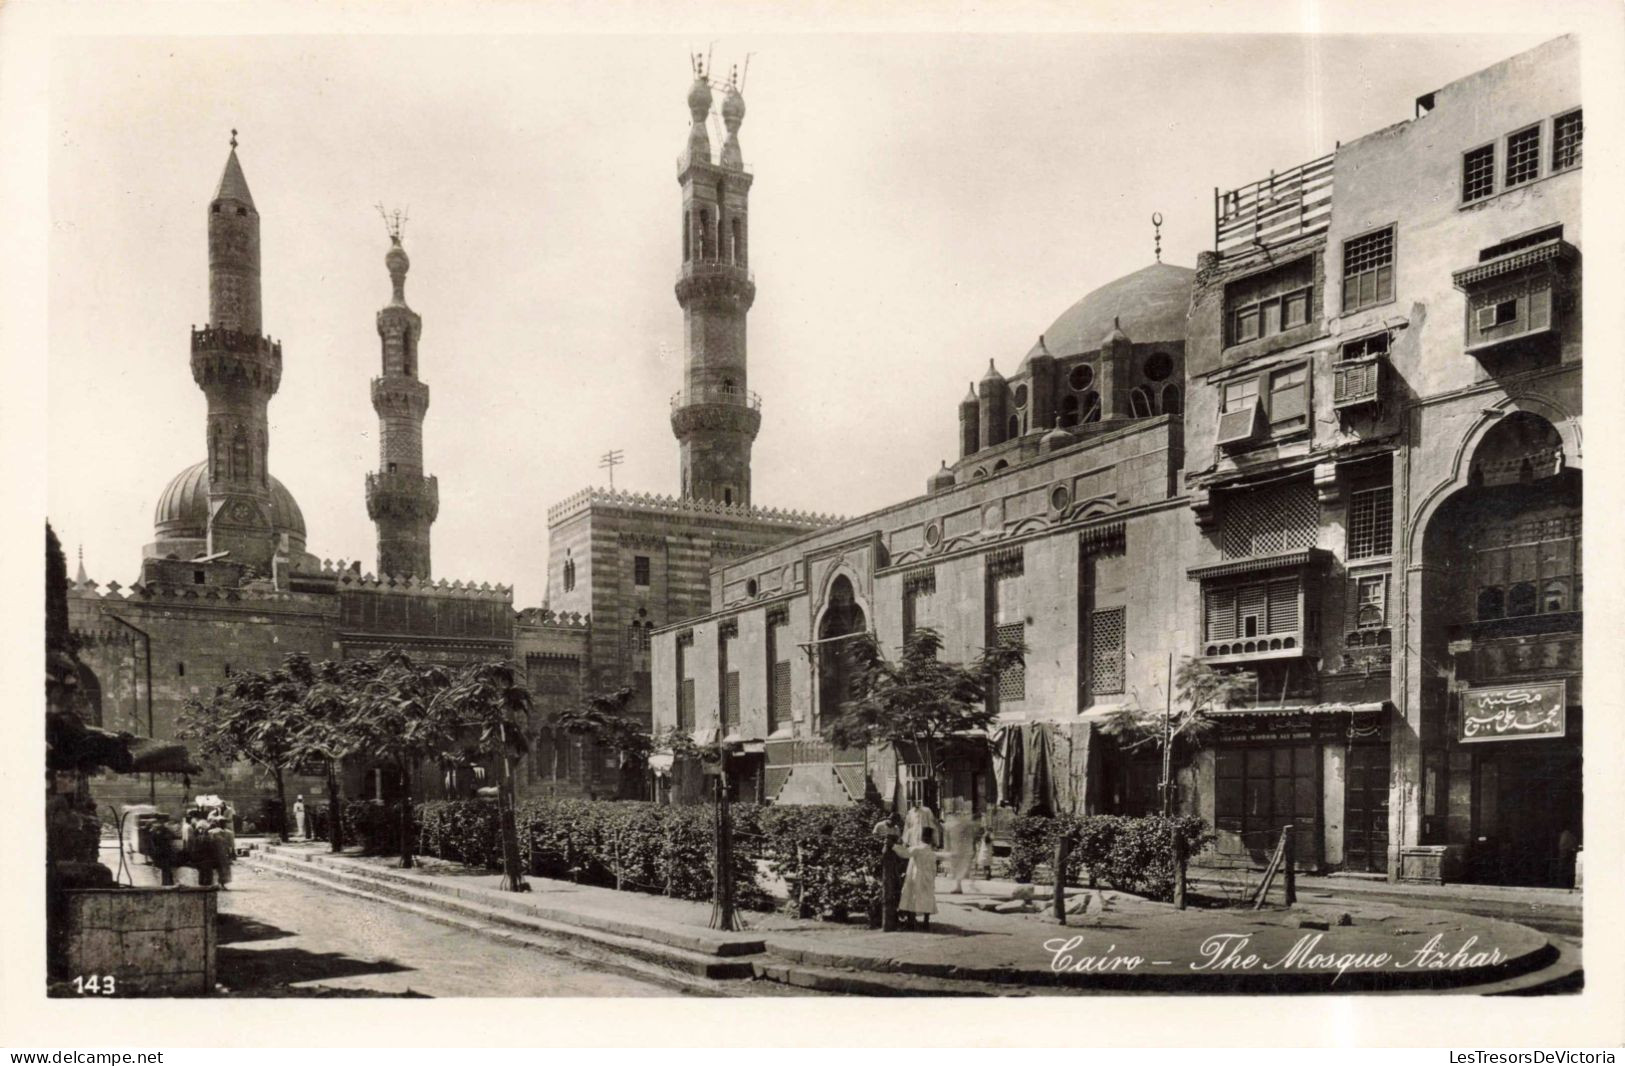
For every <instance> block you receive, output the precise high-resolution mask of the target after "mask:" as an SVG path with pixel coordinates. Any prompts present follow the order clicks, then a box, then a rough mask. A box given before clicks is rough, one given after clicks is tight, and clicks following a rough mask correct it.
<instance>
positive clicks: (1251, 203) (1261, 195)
mask: <svg viewBox="0 0 1625 1066" xmlns="http://www.w3.org/2000/svg"><path fill="white" fill-rule="evenodd" d="M1335 158H1336V153H1333V154H1331V155H1324V156H1321V157H1320V158H1319V159H1314V160H1311V161H1309V162H1307V163H1304V164H1303V165H1302V166H1297V167H1293V168H1292V169H1291V170H1287V171H1283V172H1282V173H1280V174H1277V173H1275V172H1274V171H1271V172H1270V176H1269V177H1267V178H1264V179H1262V180H1260V181H1255V182H1253V183H1252V184H1250V185H1243V186H1240V187H1239V188H1235V189H1231V190H1230V191H1229V192H1222V191H1220V190H1219V189H1214V190H1213V250H1214V251H1215V252H1217V253H1218V255H1219V257H1220V258H1221V259H1222V258H1224V257H1225V256H1227V255H1238V254H1240V253H1242V252H1246V251H1249V250H1251V249H1254V248H1267V247H1269V246H1270V245H1274V244H1280V243H1282V242H1283V241H1291V240H1297V239H1298V238H1300V237H1308V236H1312V235H1314V234H1316V233H1323V232H1325V230H1326V228H1327V226H1328V225H1330V223H1331V217H1332V162H1333V160H1334V159H1335Z"/></svg>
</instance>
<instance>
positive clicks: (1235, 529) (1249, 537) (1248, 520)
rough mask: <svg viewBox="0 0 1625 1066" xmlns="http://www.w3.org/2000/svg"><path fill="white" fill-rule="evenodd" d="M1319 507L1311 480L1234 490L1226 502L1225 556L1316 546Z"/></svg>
mask: <svg viewBox="0 0 1625 1066" xmlns="http://www.w3.org/2000/svg"><path fill="white" fill-rule="evenodd" d="M1318 517H1319V508H1318V506H1317V505H1316V503H1315V491H1314V488H1313V486H1311V485H1310V484H1309V482H1307V481H1288V482H1282V483H1280V484H1276V485H1268V486H1265V487H1263V488H1257V489H1249V490H1246V491H1240V492H1234V493H1231V494H1230V495H1229V496H1227V497H1226V498H1225V502H1224V533H1223V537H1222V540H1223V546H1224V555H1225V558H1227V559H1247V558H1251V557H1253V556H1256V555H1276V554H1279V553H1281V552H1289V551H1300V550H1302V549H1305V548H1312V547H1314V545H1315V526H1316V523H1317V521H1318Z"/></svg>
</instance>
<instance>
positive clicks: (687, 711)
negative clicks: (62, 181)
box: [653, 38, 1584, 884]
mask: <svg viewBox="0 0 1625 1066" xmlns="http://www.w3.org/2000/svg"><path fill="white" fill-rule="evenodd" d="M1583 128H1584V127H1583V122H1582V114H1581V110H1580V99H1579V75H1578V59H1577V45H1576V42H1575V41H1574V40H1573V39H1572V38H1561V39H1558V40H1555V41H1552V42H1549V43H1547V44H1545V45H1542V46H1541V47H1539V48H1536V49H1534V50H1532V51H1530V52H1527V53H1524V54H1522V55H1519V56H1515V57H1513V58H1511V59H1509V60H1506V61H1504V62H1502V63H1499V64H1496V65H1495V66H1493V67H1490V68H1488V69H1486V70H1483V71H1480V72H1479V73H1477V74H1474V75H1471V76H1469V77H1466V78H1463V79H1461V80H1459V81H1456V82H1453V83H1452V84H1450V85H1448V86H1446V87H1444V88H1442V89H1439V90H1438V91H1436V92H1432V93H1429V94H1427V95H1426V96H1423V97H1422V98H1420V99H1419V100H1418V101H1417V110H1416V114H1415V116H1414V117H1413V118H1411V119H1410V120H1408V121H1405V122H1402V123H1399V124H1397V125H1395V126H1392V127H1389V128H1387V129H1383V130H1379V131H1377V132H1375V133H1372V134H1370V135H1368V136H1365V137H1362V138H1360V139H1358V140H1356V141H1353V142H1350V143H1348V144H1343V145H1339V146H1338V147H1337V149H1336V151H1335V152H1333V153H1332V154H1331V155H1328V156H1325V157H1323V158H1320V159H1317V160H1314V161H1312V162H1309V163H1305V164H1303V165H1301V166H1298V167H1294V168H1292V169H1290V170H1287V171H1284V172H1280V173H1274V172H1272V173H1271V174H1270V176H1269V177H1267V178H1265V179H1262V180H1260V181H1257V182H1254V183H1251V184H1249V185H1246V186H1243V187H1241V188H1237V189H1234V190H1229V191H1218V190H1216V191H1215V195H1214V209H1215V233H1214V248H1213V251H1211V252H1208V253H1204V254H1203V255H1202V256H1201V257H1200V260H1199V262H1198V266H1197V270H1196V272H1195V274H1194V276H1191V275H1189V274H1188V273H1185V272H1179V273H1178V276H1177V277H1176V276H1175V274H1173V273H1170V272H1171V271H1173V269H1174V268H1168V267H1155V268H1151V271H1150V272H1147V271H1142V272H1140V273H1138V274H1132V275H1129V276H1128V277H1127V278H1124V279H1121V280H1120V281H1118V282H1115V283H1113V284H1112V285H1109V286H1107V287H1105V288H1104V289H1102V290H1099V291H1098V292H1097V293H1094V294H1091V295H1090V296H1089V297H1086V298H1085V299H1084V300H1083V301H1081V302H1080V304H1079V305H1078V306H1077V307H1075V308H1074V309H1072V310H1071V311H1069V312H1067V314H1066V315H1063V316H1062V319H1061V320H1060V321H1058V322H1057V323H1056V325H1055V326H1053V327H1051V329H1050V330H1049V331H1047V332H1046V333H1045V334H1044V335H1043V336H1042V337H1040V339H1039V341H1038V343H1037V344H1036V345H1035V346H1034V348H1033V350H1032V351H1031V352H1029V353H1028V356H1027V358H1026V359H1025V360H1024V361H1023V363H1022V365H1021V367H1020V369H1019V370H1018V371H1017V372H1016V373H1015V374H1014V375H1012V376H1011V377H1010V378H1009V379H1006V378H1004V377H1003V376H1001V375H1000V374H999V373H998V371H997V370H996V369H994V368H992V367H990V368H989V370H988V372H987V374H986V375H984V377H983V378H982V380H981V381H980V382H979V383H978V384H976V385H973V386H972V389H971V392H970V394H969V395H967V396H966V398H965V399H964V401H962V403H961V405H960V412H959V421H960V444H961V456H960V458H959V460H958V462H957V463H955V464H954V466H953V468H952V469H948V468H947V467H946V464H945V467H944V469H943V470H941V471H939V472H938V474H936V475H934V476H933V478H932V479H931V484H930V489H931V491H930V494H928V495H927V496H925V497H922V498H920V499H917V500H913V501H909V502H907V503H904V504H899V505H897V506H895V507H891V508H887V509H885V510H882V511H879V512H876V513H875V514H872V515H867V516H864V517H862V518H859V519H854V520H852V521H850V522H848V523H846V524H844V525H842V526H840V527H837V528H835V529H832V530H827V531H821V532H819V533H817V534H814V535H810V536H803V537H799V538H796V539H795V540H792V541H790V542H788V543H786V544H784V545H781V546H780V547H779V548H777V549H774V550H772V551H769V552H766V553H763V554H760V555H757V556H753V557H749V558H745V559H740V560H736V561H733V562H731V563H729V564H727V565H725V566H723V567H722V568H721V569H720V570H719V571H718V573H717V574H716V575H715V577H714V578H713V582H712V588H713V591H712V602H711V612H710V614H708V615H706V616H705V617H703V618H699V619H694V620H691V621H689V622H686V623H683V624H680V625H677V626H670V627H668V628H666V629H664V630H660V631H657V633H656V635H655V654H654V663H653V670H654V686H655V687H654V692H655V720H656V723H657V725H667V724H678V725H682V726H684V727H688V726H691V725H692V726H696V727H708V728H715V729H718V730H720V731H721V733H722V734H724V735H731V736H733V737H734V738H735V739H736V740H739V741H742V742H745V743H746V745H747V748H746V750H747V751H749V750H750V746H751V745H753V744H757V743H759V744H760V745H761V747H762V748H763V756H764V765H763V772H762V774H761V784H760V786H759V789H760V793H761V795H762V796H763V797H764V798H767V799H775V800H777V801H779V802H795V801H807V800H812V799H828V798H832V797H837V796H841V795H846V796H853V797H855V796H858V795H860V794H862V793H863V792H864V791H867V790H869V789H870V788H871V787H872V788H874V789H875V790H876V791H878V792H880V793H881V794H882V795H883V796H888V797H889V796H892V795H895V794H896V792H897V790H898V788H899V787H900V785H902V786H907V785H908V784H909V782H910V781H911V780H912V776H911V775H917V774H918V773H919V770H918V768H915V769H910V768H909V767H908V766H907V765H906V764H907V759H908V755H907V753H903V754H902V756H901V758H902V761H903V763H904V764H905V765H904V766H903V767H902V768H901V769H898V768H896V767H895V766H894V765H892V764H894V763H896V762H897V760H898V755H897V753H881V752H849V753H837V752H831V751H829V750H828V748H827V746H822V745H821V742H820V741H819V739H818V738H819V734H820V729H821V723H822V722H823V721H827V719H828V717H829V715H830V713H831V712H832V711H833V709H834V703H832V701H834V702H838V701H839V699H840V698H841V695H840V694H841V693H842V692H843V691H844V681H843V680H842V676H841V671H842V669H843V667H842V657H841V655H840V653H839V647H840V645H839V640H840V638H842V637H844V636H846V635H848V634H850V633H853V632H857V631H860V630H865V629H866V630H868V631H870V632H873V633H874V634H876V636H877V637H879V639H880V640H881V642H882V644H884V645H886V646H887V647H889V648H891V649H893V650H895V649H896V648H897V647H898V645H899V644H900V643H901V640H902V636H903V634H904V633H905V632H906V631H907V629H908V628H909V627H910V626H913V625H921V624H926V623H927V621H929V624H931V625H933V626H934V627H937V628H939V629H940V630H941V631H942V632H943V633H944V635H945V636H946V638H947V640H946V643H947V647H946V650H945V654H946V655H948V656H950V657H952V658H956V659H968V658H972V657H974V656H975V655H976V654H977V653H978V652H979V651H980V650H981V649H982V648H984V647H988V646H991V645H992V644H994V643H995V642H997V641H999V640H1002V639H1007V635H1015V634H1018V633H1019V634H1020V635H1021V636H1022V637H1023V638H1024V639H1025V641H1026V643H1027V645H1028V647H1029V649H1030V654H1029V656H1028V661H1027V664H1026V667H1025V668H1024V670H1022V671H1020V672H1019V674H1020V676H1019V678H1016V677H1012V678H1011V679H1010V680H1009V683H1008V688H1006V686H1004V685H1001V694H1000V711H1001V715H1000V719H999V722H1000V725H999V732H1000V733H1001V734H1007V733H1008V731H1009V730H1010V729H1011V728H1012V727H1015V726H1018V725H1019V726H1020V727H1021V728H1022V729H1023V731H1024V732H1023V736H1024V737H1025V738H1026V751H1027V753H1028V754H1027V756H1026V759H1025V761H1026V764H1027V765H1028V767H1030V766H1031V765H1032V764H1033V762H1034V760H1033V758H1032V757H1031V752H1032V751H1033V750H1034V749H1033V747H1032V744H1033V743H1034V742H1035V741H1036V742H1038V743H1042V744H1044V745H1045V747H1046V758H1047V760H1048V765H1049V772H1050V776H1051V778H1052V779H1053V780H1054V781H1056V782H1061V781H1062V780H1063V779H1064V780H1065V781H1066V782H1067V783H1068V786H1067V787H1068V789H1069V790H1070V791H1069V792H1063V790H1062V789H1060V788H1056V789H1054V796H1055V797H1057V801H1058V802H1062V803H1069V804H1070V805H1071V806H1072V807H1073V808H1074V809H1090V810H1107V811H1111V810H1131V809H1136V808H1143V807H1144V806H1145V805H1146V803H1145V799H1144V797H1145V796H1146V795H1147V793H1148V789H1147V781H1148V779H1149V781H1150V782H1151V785H1152V789H1151V790H1152V791H1154V784H1155V776H1154V774H1151V773H1149V772H1148V769H1147V768H1146V767H1144V766H1143V765H1141V764H1140V763H1139V762H1138V761H1137V760H1136V759H1134V758H1131V757H1124V756H1123V753H1121V752H1114V750H1113V746H1112V745H1111V744H1109V743H1102V741H1101V738H1099V737H1096V736H1095V733H1096V730H1095V728H1094V723H1095V722H1096V721H1098V719H1099V717H1100V714H1099V712H1101V711H1103V710H1107V709H1109V708H1110V707H1112V706H1113V705H1114V703H1135V704H1141V705H1144V704H1149V703H1151V701H1153V700H1155V701H1156V704H1154V705H1160V704H1161V702H1162V700H1163V699H1165V697H1166V681H1165V678H1166V672H1165V667H1166V664H1167V663H1168V661H1169V659H1170V658H1183V657H1190V658H1193V659H1196V660H1200V661H1202V662H1205V663H1207V664H1209V665H1210V666H1212V667H1213V668H1214V669H1217V670H1222V671H1225V672H1229V673H1239V674H1242V675H1243V681H1244V682H1245V690H1244V695H1243V696H1242V697H1240V698H1238V699H1236V700H1234V701H1233V702H1232V704H1231V705H1229V706H1226V707H1224V708H1221V709H1219V710H1218V711H1217V712H1216V717H1217V719H1218V720H1219V729H1218V731H1217V736H1216V738H1215V739H1214V740H1213V741H1212V743H1211V744H1209V745H1207V746H1206V747H1205V748H1204V749H1203V750H1201V751H1199V752H1197V753H1196V754H1195V755H1194V757H1193V758H1191V759H1190V760H1189V761H1188V763H1187V765H1186V766H1185V767H1184V769H1183V771H1182V774H1181V789H1180V801H1179V802H1180V804H1181V806H1182V808H1183V809H1185V810H1187V811H1190V812H1192V813H1197V814H1200V815H1201V816H1202V817H1204V818H1205V819H1206V820H1208V821H1209V822H1211V823H1212V824H1213V825H1214V826H1215V828H1216V830H1217V833H1218V842H1217V845H1216V847H1215V849H1214V851H1213V853H1212V854H1210V855H1209V856H1208V857H1207V859H1208V861H1216V862H1235V863H1250V862H1257V861H1260V860H1261V859H1262V858H1263V857H1264V856H1265V855H1266V854H1267V853H1268V852H1269V851H1270V850H1271V849H1272V848H1273V847H1274V845H1275V842H1276V841H1277V840H1278V839H1279V837H1280V833H1281V831H1282V830H1283V829H1284V828H1285V827H1287V826H1292V827H1294V829H1295V836H1296V839H1297V841H1298V855H1299V858H1300V862H1302V863H1303V864H1304V865H1307V866H1312V867H1316V868H1340V869H1349V870H1360V871H1371V872H1382V873H1386V874H1388V875H1389V876H1390V877H1404V878H1423V879H1437V878H1441V877H1444V878H1467V877H1470V878H1473V879H1477V880H1484V881H1492V882H1501V883H1536V884H1561V883H1567V882H1568V881H1569V880H1570V879H1571V878H1572V876H1573V869H1574V862H1575V854H1576V851H1577V849H1578V848H1579V846H1580V833H1581V818H1580V813H1581V797H1580V759H1581V744H1580V725H1581V713H1580V696H1581V685H1580V681H1581V662H1580V622H1581V612H1580V586H1581V555H1580V514H1581V510H1580V509H1581V481H1580V473H1579V463H1580V448H1579V445H1580V429H1579V418H1580V410H1581V383H1580V378H1581V375H1580V351H1581V338H1580V310H1579V299H1578V297H1579V291H1580V290H1579V274H1580V268H1579V260H1580V254H1579V248H1580V240H1579V229H1580V219H1579V203H1580V176H1579V172H1580V169H1581V163H1582V145H1583ZM1107 304H1111V305H1113V306H1112V309H1111V310H1110V311H1105V310H1104V308H1105V306H1106V305H1107ZM1118 304H1121V306H1122V311H1121V312H1119V311H1118V310H1117V309H1116V307H1117V305H1118ZM1108 318H1110V319H1112V320H1113V321H1115V325H1108V323H1107V319H1108ZM1148 323H1155V324H1154V325H1151V324H1148ZM1174 323H1177V326H1175V325H1174ZM1125 334H1126V335H1125ZM1102 338H1103V339H1102ZM1176 516H1178V517H1177V520H1176ZM1129 575H1132V580H1131V579H1130V577H1129ZM1170 575H1173V576H1174V577H1177V581H1175V580H1173V579H1172V578H1171V577H1170ZM792 649H794V650H792ZM803 652H804V653H805V654H802V653H803ZM1108 686H1109V687H1108ZM1032 723H1048V725H1047V726H1046V729H1045V730H1040V731H1039V732H1047V736H1048V739H1046V740H1043V741H1037V734H1036V733H1035V732H1034V731H1033V730H1031V729H1030V728H1029V727H1030V725H1031V724H1032ZM989 747H990V746H989V745H988V744H987V743H986V741H985V740H984V741H982V742H980V743H979V744H977V743H973V744H969V745H967V747H966V750H967V752H973V753H975V754H972V755H969V756H968V757H967V760H966V761H965V763H964V765H962V766H959V767H956V768H952V769H951V770H950V772H949V775H948V776H949V780H948V781H945V782H943V784H944V789H945V796H946V797H947V799H946V801H947V802H949V803H953V802H969V803H971V804H972V805H973V806H979V805H981V804H982V803H983V802H984V800H985V799H986V797H987V795H988V793H989V791H990V790H989V789H987V788H986V787H985V783H982V782H978V781H977V780H976V775H978V774H983V773H986V774H988V775H990V776H991V777H992V778H993V779H994V783H995V787H994V789H992V790H991V791H992V792H993V793H994V794H996V795H1001V796H1005V795H1008V794H1009V793H1010V790H1009V789H1008V788H1007V787H1006V782H1007V781H1008V780H1009V779H1010V778H1011V776H1012V775H1013V774H1014V773H1015V771H1014V770H1013V769H1012V766H1013V765H1014V764H1012V763H1010V762H1009V761H1008V760H1007V759H1006V757H1005V755H1004V753H1005V752H1007V751H1008V750H1009V744H1008V741H1007V740H1005V739H1003V738H1002V737H1001V738H997V743H995V744H993V745H991V748H992V751H993V753H994V754H992V755H991V756H990V755H989V754H988V748H989ZM1063 747H1064V748H1065V749H1066V750H1068V751H1069V752H1071V753H1072V754H1070V755H1069V756H1068V757H1067V758H1065V759H1062V758H1058V757H1057V756H1056V752H1057V751H1059V750H1061V749H1062V748H1063ZM1079 751H1084V752H1090V751H1093V752H1098V753H1102V754H1103V757H1097V756H1096V755H1092V754H1091V755H1084V756H1082V757H1079V756H1078V755H1077V753H1078V752H1079ZM888 760H890V761H889V762H888ZM1022 776H1023V777H1024V778H1025V777H1026V776H1028V773H1027V771H1023V773H1022ZM798 779H799V780H798ZM833 786H838V787H833ZM1016 798H1017V800H1018V802H1029V801H1030V797H1021V796H1019V795H1017V797H1016Z"/></svg>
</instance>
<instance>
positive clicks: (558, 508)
mask: <svg viewBox="0 0 1625 1066" xmlns="http://www.w3.org/2000/svg"><path fill="white" fill-rule="evenodd" d="M594 505H607V506H613V507H619V508H622V509H624V510H631V511H642V512H645V513H650V514H673V515H719V516H722V517H726V518H741V519H747V520H750V521H753V522H762V523H766V524H771V525H780V526H787V527H796V528H801V529H816V528H819V527H821V526H833V525H839V524H840V523H842V522H845V521H846V518H845V517H843V516H840V515H828V514H813V513H810V512H807V511H794V510H780V509H778V508H776V507H753V506H750V505H748V504H740V503H723V502H721V501H719V500H702V499H694V498H688V499H684V498H680V497H677V496H663V495H660V494H657V493H649V492H625V491H622V490H620V489H604V488H586V489H582V490H581V491H580V492H578V493H576V494H575V495H573V496H569V497H566V498H565V499H563V500H560V501H559V502H558V503H556V504H554V505H553V506H552V507H549V508H548V509H547V522H548V525H553V524H555V523H557V522H560V521H563V520H564V519H566V518H569V517H570V516H571V515H575V514H579V513H581V512H582V511H585V510H587V509H588V508H590V507H592V506H594Z"/></svg>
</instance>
